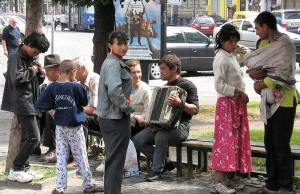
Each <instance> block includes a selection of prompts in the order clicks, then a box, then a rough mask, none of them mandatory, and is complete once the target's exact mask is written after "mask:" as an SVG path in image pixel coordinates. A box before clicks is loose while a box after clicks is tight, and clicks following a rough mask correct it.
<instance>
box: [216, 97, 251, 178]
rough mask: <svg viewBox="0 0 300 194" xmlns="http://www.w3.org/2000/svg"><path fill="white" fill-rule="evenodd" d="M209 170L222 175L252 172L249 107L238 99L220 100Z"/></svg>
mask: <svg viewBox="0 0 300 194" xmlns="http://www.w3.org/2000/svg"><path fill="white" fill-rule="evenodd" d="M210 168H211V169H213V170H218V171H222V172H234V171H240V172H241V173H248V172H252V158H251V145H250V133H249V123H248V114H247V105H246V104H243V103H242V100H241V98H240V97H239V96H234V97H220V98H218V100H217V105H216V115H215V134H214V145H213V149H212V156H211V163H210Z"/></svg>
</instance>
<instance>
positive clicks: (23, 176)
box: [7, 169, 33, 183]
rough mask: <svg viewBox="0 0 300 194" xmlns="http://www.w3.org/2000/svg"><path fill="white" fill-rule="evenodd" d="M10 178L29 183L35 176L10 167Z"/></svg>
mask: <svg viewBox="0 0 300 194" xmlns="http://www.w3.org/2000/svg"><path fill="white" fill-rule="evenodd" d="M7 178H8V180H10V181H17V182H19V183H27V182H30V181H32V180H33V177H32V176H30V175H29V174H27V173H26V172H24V171H14V170H13V169H10V171H9V175H8V177H7Z"/></svg>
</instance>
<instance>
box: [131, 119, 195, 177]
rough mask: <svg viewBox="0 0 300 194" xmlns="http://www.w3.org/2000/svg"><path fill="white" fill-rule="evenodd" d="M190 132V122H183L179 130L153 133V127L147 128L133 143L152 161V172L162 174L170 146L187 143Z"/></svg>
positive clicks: (163, 130)
mask: <svg viewBox="0 0 300 194" xmlns="http://www.w3.org/2000/svg"><path fill="white" fill-rule="evenodd" d="M189 130H190V125H189V121H185V122H181V123H180V124H179V127H178V129H177V130H168V129H160V130H159V131H157V132H153V129H152V128H151V127H147V128H146V129H144V130H142V131H141V132H139V133H138V134H136V135H135V136H134V137H133V140H132V141H133V143H134V146H135V148H136V149H137V150H139V151H141V152H142V153H143V154H145V156H146V157H147V158H149V159H150V160H151V161H152V167H151V169H152V171H154V172H161V171H162V170H163V167H164V165H165V161H166V159H167V155H168V149H169V145H177V144H179V143H180V142H183V141H185V140H186V139H187V137H188V135H189ZM153 145H155V147H154V146H153Z"/></svg>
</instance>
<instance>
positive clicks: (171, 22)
mask: <svg viewBox="0 0 300 194" xmlns="http://www.w3.org/2000/svg"><path fill="white" fill-rule="evenodd" d="M170 20H171V21H170V24H171V25H173V23H174V21H173V5H171V18H170Z"/></svg>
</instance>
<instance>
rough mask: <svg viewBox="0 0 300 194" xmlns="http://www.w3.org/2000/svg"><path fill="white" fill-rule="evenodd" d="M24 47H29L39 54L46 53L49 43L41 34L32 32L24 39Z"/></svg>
mask: <svg viewBox="0 0 300 194" xmlns="http://www.w3.org/2000/svg"><path fill="white" fill-rule="evenodd" d="M23 42H24V44H25V45H28V46H29V45H30V47H32V48H35V49H37V50H39V51H40V52H41V53H45V52H47V51H48V48H49V46H50V43H49V41H48V39H47V37H46V36H45V34H43V33H38V32H32V33H31V34H30V35H29V36H27V37H26V38H25V39H24V41H23Z"/></svg>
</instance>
